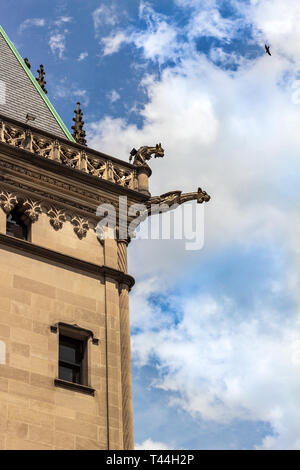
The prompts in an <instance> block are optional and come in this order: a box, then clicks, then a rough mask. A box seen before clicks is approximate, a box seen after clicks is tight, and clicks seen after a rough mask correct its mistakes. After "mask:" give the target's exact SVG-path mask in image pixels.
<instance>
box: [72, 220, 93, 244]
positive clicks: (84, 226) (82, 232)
mask: <svg viewBox="0 0 300 470" xmlns="http://www.w3.org/2000/svg"><path fill="white" fill-rule="evenodd" d="M71 224H72V225H74V232H75V233H76V235H77V236H78V238H80V239H82V238H83V237H85V236H86V234H87V231H88V229H89V224H88V221H87V220H86V219H83V218H82V217H79V216H77V215H75V216H74V217H73V218H72V219H71Z"/></svg>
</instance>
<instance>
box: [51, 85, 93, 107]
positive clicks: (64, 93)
mask: <svg viewBox="0 0 300 470" xmlns="http://www.w3.org/2000/svg"><path fill="white" fill-rule="evenodd" d="M54 96H55V98H56V99H68V100H69V101H72V102H74V103H76V102H77V101H78V100H79V101H80V102H81V103H82V104H83V106H88V104H89V96H88V92H87V90H83V89H81V88H78V86H77V85H76V83H71V84H70V83H69V81H68V80H67V79H62V80H60V81H59V82H58V83H57V84H56V85H55V88H54Z"/></svg>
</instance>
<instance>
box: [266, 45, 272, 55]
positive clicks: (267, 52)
mask: <svg viewBox="0 0 300 470" xmlns="http://www.w3.org/2000/svg"><path fill="white" fill-rule="evenodd" d="M265 49H266V54H269V55H272V54H271V52H270V46H267V44H265Z"/></svg>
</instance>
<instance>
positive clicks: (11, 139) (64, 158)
mask: <svg viewBox="0 0 300 470" xmlns="http://www.w3.org/2000/svg"><path fill="white" fill-rule="evenodd" d="M0 142H3V143H5V144H7V145H11V146H12V147H16V148H20V149H25V150H27V151H29V152H33V153H34V154H35V155H39V156H40V157H44V158H48V159H50V160H55V161H57V162H59V163H61V164H63V165H66V166H69V167H70V168H75V169H77V170H80V171H83V172H84V173H87V174H90V175H93V176H96V177H98V178H101V179H103V180H108V181H111V182H112V183H116V184H119V185H120V186H124V187H127V188H129V189H135V190H136V189H137V188H138V183H137V178H138V175H137V172H136V169H135V168H132V167H128V166H127V165H122V162H120V163H119V162H115V161H111V160H110V159H109V158H107V157H105V156H103V157H102V156H98V155H95V154H93V153H90V152H88V150H87V151H86V152H85V151H82V150H81V149H78V148H77V147H75V146H72V143H71V142H70V145H68V144H66V143H65V142H60V141H59V140H58V139H51V138H49V137H48V136H43V135H42V133H41V132H40V131H39V132H35V131H33V130H29V129H28V128H26V127H25V126H24V127H22V125H21V124H20V125H15V124H10V123H9V122H7V121H0ZM158 147H159V146H158ZM141 149H148V151H149V152H150V151H151V149H152V150H153V149H154V150H153V152H154V153H155V152H156V157H157V156H163V154H161V152H163V150H162V149H161V146H160V148H158V149H157V148H156V147H141ZM141 149H140V150H139V151H138V152H140V154H141V155H142V157H141V158H142V159H144V160H149V159H150V158H151V154H150V156H149V155H148V154H147V155H146V156H144V153H145V151H144V150H143V151H142V150H141ZM138 152H137V153H138ZM146 153H147V152H146ZM140 154H139V155H140ZM135 160H137V162H140V157H139V156H137V157H136V159H135ZM137 165H139V166H140V169H141V165H142V164H141V163H137ZM144 166H147V164H146V163H145V165H144ZM148 168H149V167H148Z"/></svg>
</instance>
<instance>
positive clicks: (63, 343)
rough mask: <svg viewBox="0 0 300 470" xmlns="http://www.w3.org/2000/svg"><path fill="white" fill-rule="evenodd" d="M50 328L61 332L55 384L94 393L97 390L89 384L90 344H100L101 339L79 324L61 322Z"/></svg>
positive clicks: (89, 393) (54, 331)
mask: <svg viewBox="0 0 300 470" xmlns="http://www.w3.org/2000/svg"><path fill="white" fill-rule="evenodd" d="M50 329H51V332H52V333H59V339H58V378H56V379H54V385H55V386H56V387H62V388H67V389H69V390H75V391H78V392H82V393H85V394H88V395H94V394H95V390H94V389H93V388H92V387H91V386H90V385H89V373H88V372H89V371H88V350H89V348H90V347H91V346H90V344H94V345H98V344H99V340H98V339H97V338H95V337H94V335H93V332H92V331H90V330H85V329H84V328H80V327H79V326H77V325H68V324H67V323H61V322H59V323H57V324H55V325H52V326H51V327H50ZM90 338H91V341H89V339H90Z"/></svg>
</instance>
